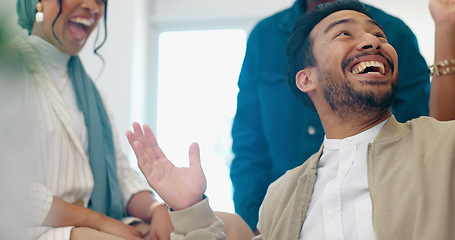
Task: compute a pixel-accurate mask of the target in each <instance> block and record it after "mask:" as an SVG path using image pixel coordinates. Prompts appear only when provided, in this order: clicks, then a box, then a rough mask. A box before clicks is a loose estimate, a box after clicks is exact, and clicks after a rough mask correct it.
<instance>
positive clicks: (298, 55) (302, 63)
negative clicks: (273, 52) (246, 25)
mask: <svg viewBox="0 0 455 240" xmlns="http://www.w3.org/2000/svg"><path fill="white" fill-rule="evenodd" d="M342 10H353V11H357V12H360V13H363V14H365V15H367V16H368V17H371V16H370V14H369V13H368V12H367V10H366V9H365V6H364V5H363V4H362V3H361V2H359V1H358V0H339V1H334V2H331V3H324V4H321V5H318V6H316V7H315V8H314V9H313V10H312V11H311V12H309V13H308V14H305V15H303V17H301V18H300V19H299V20H298V21H297V22H296V24H295V26H294V30H293V31H292V34H291V36H290V38H289V40H288V43H287V46H286V57H287V59H288V66H289V67H288V73H287V77H286V81H287V83H288V86H289V87H290V88H291V91H292V92H293V93H294V94H295V95H296V96H297V97H299V98H300V99H301V100H302V101H303V102H304V103H305V105H307V106H308V107H311V108H313V109H314V110H316V109H315V107H314V105H313V102H311V100H310V98H309V97H308V95H307V94H306V93H304V92H302V91H300V89H299V88H298V87H297V85H296V83H295V76H296V75H297V73H298V72H299V71H300V70H302V69H304V68H306V67H307V66H315V64H316V62H315V59H314V56H313V39H311V37H310V32H311V31H312V30H313V28H314V27H315V26H316V25H317V24H318V23H319V22H320V21H322V20H323V19H324V18H326V17H327V16H329V15H330V14H332V13H335V12H338V11H342Z"/></svg>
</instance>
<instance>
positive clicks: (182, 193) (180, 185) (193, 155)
mask: <svg viewBox="0 0 455 240" xmlns="http://www.w3.org/2000/svg"><path fill="white" fill-rule="evenodd" d="M126 137H127V138H128V141H129V143H130V145H131V147H132V148H133V150H134V153H135V154H136V157H137V161H138V165H139V169H140V170H141V172H142V173H143V174H144V176H145V178H146V179H147V182H148V184H149V185H150V186H151V187H152V188H153V189H154V190H155V191H156V192H157V193H158V194H159V195H160V197H161V198H162V199H163V200H164V201H165V202H166V203H167V204H168V205H169V206H170V207H171V208H172V209H174V210H181V209H184V208H187V207H189V206H192V205H194V204H196V203H198V202H199V201H201V200H202V199H203V195H204V192H205V189H206V187H207V183H206V180H205V176H204V172H203V171H202V167H201V161H200V154H199V146H198V144H197V143H193V144H191V146H190V150H189V161H190V166H189V167H188V168H187V167H182V168H178V167H175V166H174V164H172V162H170V161H169V160H168V159H167V158H166V155H164V153H163V151H162V150H161V148H160V147H159V146H158V143H157V141H156V138H155V135H154V134H153V132H152V130H151V129H150V127H148V126H147V125H143V128H141V126H140V125H139V124H138V123H136V122H134V123H133V132H132V131H127V132H126Z"/></svg>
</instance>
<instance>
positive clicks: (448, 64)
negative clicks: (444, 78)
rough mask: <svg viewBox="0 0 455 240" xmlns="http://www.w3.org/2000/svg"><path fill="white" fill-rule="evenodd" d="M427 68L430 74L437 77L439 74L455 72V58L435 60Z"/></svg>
mask: <svg viewBox="0 0 455 240" xmlns="http://www.w3.org/2000/svg"><path fill="white" fill-rule="evenodd" d="M429 68H430V76H435V77H437V76H440V75H447V74H455V58H452V59H448V60H443V61H440V62H437V63H435V64H433V65H431V66H429Z"/></svg>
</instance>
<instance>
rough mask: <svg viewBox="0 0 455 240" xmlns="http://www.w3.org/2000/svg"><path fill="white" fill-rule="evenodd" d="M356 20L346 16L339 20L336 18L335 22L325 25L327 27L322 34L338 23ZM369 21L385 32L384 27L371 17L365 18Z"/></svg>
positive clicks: (351, 22)
mask: <svg viewBox="0 0 455 240" xmlns="http://www.w3.org/2000/svg"><path fill="white" fill-rule="evenodd" d="M356 21H357V20H354V19H352V18H346V19H341V20H338V21H336V22H333V23H331V24H329V26H327V28H326V29H325V30H324V34H326V33H328V32H329V31H330V30H331V29H332V28H334V27H335V26H337V25H340V24H353V23H355V22H356ZM367 21H368V22H369V23H371V24H373V25H375V26H377V27H379V28H380V29H381V31H382V32H384V33H385V31H384V29H383V28H382V26H381V25H380V24H379V23H378V22H376V21H375V20H373V19H368V20H367Z"/></svg>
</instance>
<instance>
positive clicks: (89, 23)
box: [71, 18, 94, 27]
mask: <svg viewBox="0 0 455 240" xmlns="http://www.w3.org/2000/svg"><path fill="white" fill-rule="evenodd" d="M71 22H74V23H79V24H82V25H84V26H86V27H90V26H92V24H93V23H94V21H93V19H87V18H73V19H71Z"/></svg>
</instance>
